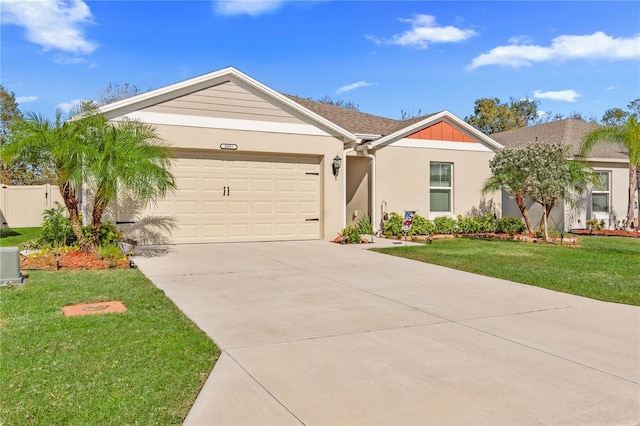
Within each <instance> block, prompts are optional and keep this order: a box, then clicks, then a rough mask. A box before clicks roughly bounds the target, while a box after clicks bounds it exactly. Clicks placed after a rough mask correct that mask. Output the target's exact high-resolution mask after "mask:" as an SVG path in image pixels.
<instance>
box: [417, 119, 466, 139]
mask: <svg viewBox="0 0 640 426" xmlns="http://www.w3.org/2000/svg"><path fill="white" fill-rule="evenodd" d="M407 139H426V140H433V141H452V142H472V143H475V142H476V141H475V140H473V139H471V138H470V137H469V136H467V135H466V134H464V133H462V132H461V131H460V130H458V129H456V128H455V127H453V126H452V125H451V124H449V123H447V122H444V121H439V122H438V123H436V124H434V125H432V126H429V127H427V128H425V129H422V130H419V131H417V132H415V133H413V134H411V135H409V136H407Z"/></svg>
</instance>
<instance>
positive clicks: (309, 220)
mask: <svg viewBox="0 0 640 426" xmlns="http://www.w3.org/2000/svg"><path fill="white" fill-rule="evenodd" d="M305 221H307V222H319V221H320V218H317V217H314V218H313V219H305Z"/></svg>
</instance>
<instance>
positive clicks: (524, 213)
mask: <svg viewBox="0 0 640 426" xmlns="http://www.w3.org/2000/svg"><path fill="white" fill-rule="evenodd" d="M515 196H516V205H517V206H518V208H519V209H520V213H522V217H523V218H524V224H525V226H526V227H527V232H528V233H529V234H533V228H532V227H531V220H530V219H529V210H527V203H526V202H525V200H524V197H523V196H522V193H520V192H516V194H515Z"/></svg>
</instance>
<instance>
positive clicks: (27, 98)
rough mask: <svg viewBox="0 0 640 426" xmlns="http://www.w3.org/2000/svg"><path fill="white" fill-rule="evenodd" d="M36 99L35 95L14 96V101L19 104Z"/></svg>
mask: <svg viewBox="0 0 640 426" xmlns="http://www.w3.org/2000/svg"><path fill="white" fill-rule="evenodd" d="M37 100H38V97H37V96H18V97H16V102H17V103H19V104H26V103H29V102H35V101H37Z"/></svg>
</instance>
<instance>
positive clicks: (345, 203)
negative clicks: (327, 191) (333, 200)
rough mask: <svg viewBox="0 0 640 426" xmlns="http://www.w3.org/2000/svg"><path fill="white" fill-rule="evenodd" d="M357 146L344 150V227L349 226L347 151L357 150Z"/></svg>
mask: <svg viewBox="0 0 640 426" xmlns="http://www.w3.org/2000/svg"><path fill="white" fill-rule="evenodd" d="M355 150H356V148H355V147H353V148H345V149H344V150H343V151H342V161H343V163H342V169H343V170H344V172H343V173H344V176H343V178H342V229H345V228H346V227H347V153H349V152H353V151H355Z"/></svg>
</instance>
